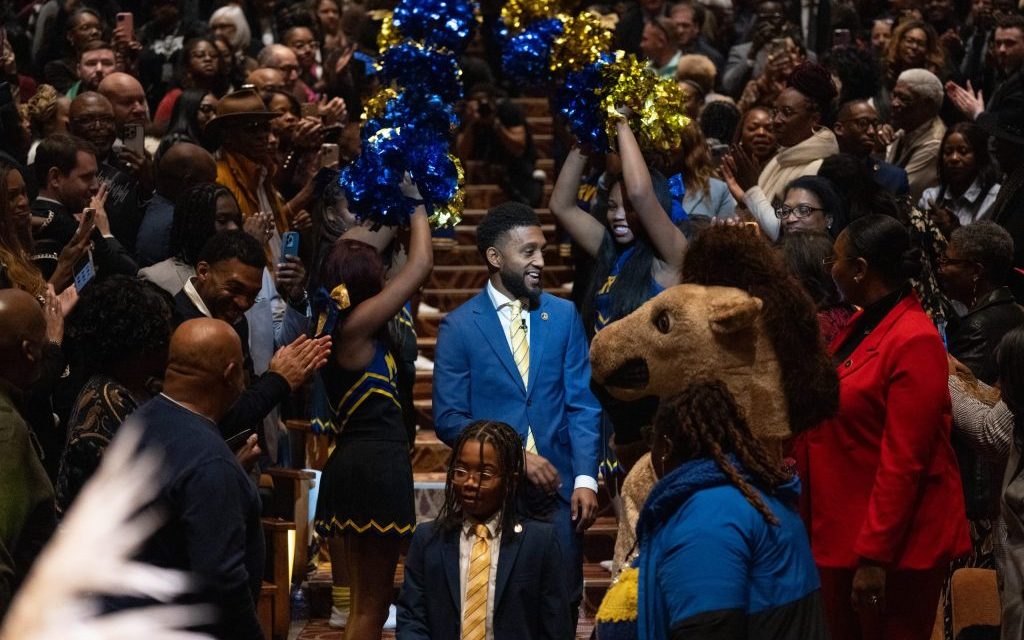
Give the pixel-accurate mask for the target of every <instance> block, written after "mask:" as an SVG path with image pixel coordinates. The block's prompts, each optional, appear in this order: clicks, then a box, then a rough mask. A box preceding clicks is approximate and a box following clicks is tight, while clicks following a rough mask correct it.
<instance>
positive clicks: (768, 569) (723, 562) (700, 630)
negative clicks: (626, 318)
mask: <svg viewBox="0 0 1024 640" xmlns="http://www.w3.org/2000/svg"><path fill="white" fill-rule="evenodd" d="M651 459H652V461H653V464H654V469H655V472H656V473H657V475H658V477H659V478H660V479H659V481H658V483H657V484H656V485H655V486H654V489H653V490H652V491H651V493H650V495H649V496H648V498H647V502H646V504H645V505H644V508H643V511H641V513H640V520H639V522H638V524H637V542H638V545H639V549H640V554H639V556H638V558H637V560H636V567H637V569H638V571H639V576H638V589H637V609H638V612H637V613H638V615H637V627H638V637H640V638H668V639H672V640H675V639H681V638H733V639H740V638H755V637H756V638H766V637H772V638H801V639H802V640H813V639H823V638H826V637H828V633H827V627H826V624H825V616H824V611H823V609H822V606H821V595H820V593H819V581H818V572H817V568H816V567H815V566H814V559H813V557H812V556H811V549H810V545H809V543H808V541H807V533H806V531H805V530H804V526H803V522H801V520H800V516H799V514H798V513H797V510H796V503H797V497H798V496H799V493H800V481H799V480H797V479H796V478H795V477H794V476H793V474H792V473H790V472H787V471H784V470H783V469H782V465H781V462H780V461H779V460H778V458H776V457H775V456H774V455H773V454H772V453H771V452H770V451H769V450H768V448H766V447H765V445H764V444H762V443H761V442H759V441H758V440H757V439H756V438H755V437H754V436H753V434H752V433H751V432H750V427H749V426H748V424H747V421H746V418H745V417H744V415H743V412H742V410H741V409H740V408H739V407H738V406H737V405H736V401H735V398H734V397H733V395H732V393H730V392H729V389H728V387H726V385H725V383H724V382H722V381H720V380H710V381H706V382H696V383H693V384H691V385H690V386H688V387H687V388H686V389H684V390H683V391H682V392H681V393H680V394H679V395H677V396H674V397H670V398H665V399H663V400H662V403H661V406H660V407H659V409H658V414H657V416H656V417H655V420H654V442H653V446H652V449H651ZM599 637H600V636H599Z"/></svg>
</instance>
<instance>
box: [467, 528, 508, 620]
mask: <svg viewBox="0 0 1024 640" xmlns="http://www.w3.org/2000/svg"><path fill="white" fill-rule="evenodd" d="M499 522H501V511H499V512H498V513H496V514H494V515H493V516H491V517H490V518H489V519H488V520H487V522H484V523H483V524H484V526H486V527H487V530H488V531H490V532H491V537H490V539H489V540H488V541H487V544H488V545H489V546H488V547H487V550H488V551H490V552H491V566H490V575H489V577H488V578H487V627H486V628H487V632H486V634H485V635H484V639H485V640H494V587H495V585H496V584H497V581H498V556H499V555H500V554H501V529H499V527H498V523H499ZM476 525H477V521H476V520H473V519H472V518H467V519H466V521H465V522H463V523H462V535H461V536H460V537H459V593H460V594H462V596H461V600H460V601H459V611H460V612H461V615H462V616H465V615H466V579H467V578H468V577H469V562H470V555H471V553H472V551H473V545H474V544H476V532H475V531H474V529H476ZM459 629H460V631H461V629H462V620H461V619H460V620H459Z"/></svg>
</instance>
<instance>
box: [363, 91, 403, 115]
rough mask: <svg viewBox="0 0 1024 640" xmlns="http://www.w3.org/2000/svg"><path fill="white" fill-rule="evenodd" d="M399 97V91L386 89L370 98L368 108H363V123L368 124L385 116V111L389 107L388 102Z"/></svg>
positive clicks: (367, 103)
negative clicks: (368, 121) (370, 120)
mask: <svg viewBox="0 0 1024 640" xmlns="http://www.w3.org/2000/svg"><path fill="white" fill-rule="evenodd" d="M397 97H398V91H397V90H395V89H392V88H391V87H385V88H383V89H381V90H380V91H378V92H377V93H375V94H373V95H372V96H370V98H369V99H367V101H366V106H365V107H363V118H362V121H363V122H366V121H367V120H369V119H371V118H379V117H381V116H382V115H384V109H385V107H386V106H387V104H388V101H389V100H391V99H393V98H397Z"/></svg>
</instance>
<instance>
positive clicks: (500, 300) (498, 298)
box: [487, 280, 530, 311]
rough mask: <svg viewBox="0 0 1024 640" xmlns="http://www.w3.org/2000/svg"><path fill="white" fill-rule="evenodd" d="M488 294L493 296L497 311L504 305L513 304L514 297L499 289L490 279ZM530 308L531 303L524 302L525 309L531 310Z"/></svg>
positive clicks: (493, 303) (492, 301)
mask: <svg viewBox="0 0 1024 640" xmlns="http://www.w3.org/2000/svg"><path fill="white" fill-rule="evenodd" d="M487 295H488V296H489V297H490V298H491V304H492V305H494V309H495V310H496V311H497V310H500V309H501V308H502V307H507V306H509V305H510V304H512V298H509V297H508V296H506V295H505V294H504V293H502V292H500V291H498V288H497V287H495V286H494V284H492V283H491V281H490V280H488V281H487ZM529 309H530V307H529V305H527V304H525V303H524V304H523V310H524V311H529Z"/></svg>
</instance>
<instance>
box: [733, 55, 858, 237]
mask: <svg viewBox="0 0 1024 640" xmlns="http://www.w3.org/2000/svg"><path fill="white" fill-rule="evenodd" d="M786 83H787V85H788V86H787V88H786V89H784V90H783V91H782V92H781V93H780V94H779V96H778V98H776V99H775V105H774V106H773V107H772V109H771V116H772V120H771V123H772V131H773V132H774V133H775V140H776V142H777V143H778V145H779V150H778V152H777V153H776V154H775V155H774V156H773V157H772V158H771V159H769V160H768V162H766V163H765V165H764V167H763V168H762V167H761V166H760V165H759V164H758V163H757V161H756V160H755V159H754V156H753V154H752V150H751V149H747V148H745V146H734V147H733V149H732V150H731V152H730V153H729V155H727V156H725V157H724V158H723V159H722V167H721V168H722V176H723V177H724V178H725V182H726V184H727V185H729V190H730V191H731V192H732V194H733V197H734V198H736V201H737V202H739V203H742V206H741V207H740V209H743V208H745V209H747V210H748V211H749V212H750V215H751V216H752V217H753V219H754V220H756V221H757V223H758V224H759V225H760V226H761V230H762V231H763V232H764V234H765V235H766V236H768V238H769V239H770V240H772V241H775V240H778V239H779V234H780V233H781V231H782V223H781V221H780V218H778V217H776V215H775V205H777V204H778V203H779V202H781V201H782V200H783V199H784V197H785V187H786V185H788V184H789V183H790V182H792V181H793V180H794V179H796V178H799V177H801V176H809V175H815V174H817V173H818V169H819V168H820V167H821V163H822V160H823V159H824V158H827V157H829V156H831V155H833V154H836V153H839V145H838V143H837V142H836V136H835V134H833V133H832V131H831V130H829V129H828V128H826V127H823V126H821V121H822V118H823V117H825V116H826V115H827V114H828V113H829V111H830V110H831V108H832V101H833V100H835V98H836V95H837V92H836V87H835V84H834V83H833V82H832V76H831V75H830V74H829V72H828V70H827V69H825V68H824V67H822V66H821V65H819V64H816V63H813V62H805V63H803V64H801V65H799V66H798V67H797V68H796V69H794V70H793V73H791V74H790V75H789V78H788V80H787V81H786Z"/></svg>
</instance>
